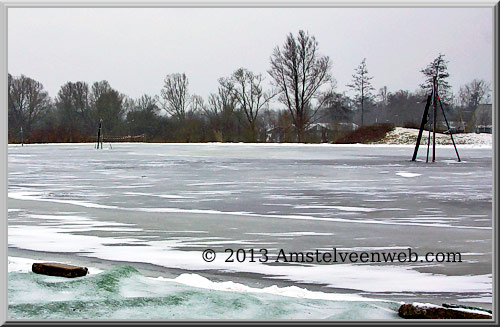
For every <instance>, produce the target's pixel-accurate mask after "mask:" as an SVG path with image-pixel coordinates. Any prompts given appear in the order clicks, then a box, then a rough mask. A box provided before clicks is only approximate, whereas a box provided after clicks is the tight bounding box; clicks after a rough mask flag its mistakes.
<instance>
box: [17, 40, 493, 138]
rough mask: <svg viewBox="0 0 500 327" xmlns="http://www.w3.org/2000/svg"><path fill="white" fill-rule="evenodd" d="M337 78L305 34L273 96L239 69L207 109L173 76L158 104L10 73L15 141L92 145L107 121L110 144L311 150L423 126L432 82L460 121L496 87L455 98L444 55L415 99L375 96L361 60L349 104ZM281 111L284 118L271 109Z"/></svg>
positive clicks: (281, 49) (279, 61) (399, 94)
mask: <svg viewBox="0 0 500 327" xmlns="http://www.w3.org/2000/svg"><path fill="white" fill-rule="evenodd" d="M331 70H332V61H331V59H330V58H329V57H328V56H324V55H321V54H320V52H319V44H318V41H317V40H316V39H315V37H314V36H312V35H309V34H308V33H307V32H305V31H299V33H298V34H297V35H296V36H294V35H293V34H291V33H290V34H289V35H288V36H287V38H286V41H285V43H284V44H283V45H282V46H277V47H276V48H275V49H274V51H273V52H272V55H271V57H270V69H269V70H268V71H267V73H268V75H269V77H270V81H271V85H272V87H270V89H269V90H266V81H265V77H264V76H263V75H262V74H256V73H254V72H251V71H249V70H248V69H245V68H239V69H237V70H235V71H234V72H233V73H232V74H231V75H230V76H227V77H221V78H220V79H219V80H218V87H217V90H216V91H215V92H214V93H212V94H210V95H209V96H208V98H207V101H205V99H203V97H201V96H199V95H196V94H193V95H191V94H190V92H189V79H188V77H187V76H186V75H185V74H184V73H174V74H169V75H167V76H166V77H165V79H164V85H163V88H162V89H161V91H160V94H159V95H155V96H150V95H143V96H141V97H140V98H138V99H131V98H129V97H127V96H126V95H124V94H122V93H120V92H118V91H117V90H115V89H113V88H112V87H111V86H110V85H109V83H108V82H107V81H100V82H96V83H94V84H92V85H88V84H87V83H85V82H81V81H79V82H68V83H66V84H64V85H63V86H62V87H61V89H60V90H59V92H58V94H57V96H56V97H55V98H54V99H51V98H50V97H49V96H48V94H47V92H46V91H44V89H43V86H42V84H41V83H40V82H38V81H35V80H33V79H31V78H29V77H26V76H24V75H21V76H20V77H13V76H11V75H10V74H9V83H8V85H9V108H8V110H9V140H10V141H12V142H16V141H17V140H18V139H19V131H20V129H21V128H23V130H24V133H25V135H26V136H27V137H28V138H29V139H31V140H32V141H34V142H36V141H39V142H59V141H65V142H80V141H91V140H92V138H93V134H94V133H95V130H96V126H97V124H98V121H99V120H100V119H102V120H103V121H104V126H105V134H106V135H114V136H120V135H136V134H142V133H145V134H146V135H147V136H148V139H150V140H156V141H178V142H205V141H246V142H259V141H268V140H269V135H270V134H272V133H271V132H270V131H279V133H281V135H282V136H281V137H280V138H279V140H283V139H285V140H289V141H296V142H306V141H310V138H309V139H308V131H309V130H310V128H311V126H312V125H314V123H318V122H319V123H322V124H323V126H324V125H325V124H330V125H332V126H333V125H334V124H337V123H356V125H364V124H365V123H366V122H368V124H373V123H378V122H389V123H395V124H398V125H401V124H404V123H406V122H408V121H412V120H413V121H418V120H419V119H420V116H421V107H422V104H421V102H422V101H423V100H424V99H425V97H426V96H425V93H426V92H428V90H429V89H430V88H431V85H430V84H429V83H432V79H433V78H434V76H436V77H437V78H438V80H439V87H440V94H441V97H442V99H443V100H444V102H445V103H447V104H448V110H452V109H453V108H458V109H457V110H455V111H457V112H461V111H460V110H459V109H460V108H462V109H465V108H468V109H470V108H475V107H477V106H478V105H479V104H480V103H484V102H487V101H489V98H488V97H489V94H490V86H489V84H488V83H486V82H485V81H483V80H479V79H477V80H473V81H472V82H471V83H469V84H466V85H464V86H462V87H461V88H460V91H459V93H458V96H453V94H452V93H451V90H450V89H451V87H450V86H449V84H448V82H447V78H448V77H449V73H448V71H447V61H446V60H445V58H444V55H443V54H439V56H438V57H437V58H436V59H435V60H434V61H433V62H431V63H430V64H429V65H428V66H427V67H426V68H424V69H422V70H421V72H422V73H423V74H424V76H425V81H424V83H423V84H422V85H420V90H417V91H416V92H409V91H404V90H399V91H396V92H389V91H388V89H387V87H382V88H381V89H380V90H379V92H378V94H374V93H373V91H375V89H374V87H373V86H372V84H371V80H372V79H373V76H370V75H369V73H368V69H367V64H366V58H364V59H363V60H362V61H361V63H360V65H359V66H358V67H357V68H356V69H355V71H354V74H353V78H352V82H351V83H349V84H347V85H346V86H347V87H348V88H349V89H350V90H352V91H354V97H353V98H351V97H349V96H347V95H346V93H345V92H344V93H340V92H338V91H337V90H336V82H335V79H334V78H333V76H332V73H331ZM278 103H279V104H280V105H279V107H281V108H284V109H276V107H275V108H274V109H273V106H277V104H278Z"/></svg>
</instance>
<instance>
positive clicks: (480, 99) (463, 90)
mask: <svg viewBox="0 0 500 327" xmlns="http://www.w3.org/2000/svg"><path fill="white" fill-rule="evenodd" d="M490 87H491V86H490V84H489V83H488V82H486V81H485V80H482V79H474V80H472V81H471V82H470V83H468V84H465V85H463V86H461V87H460V91H459V92H458V97H459V99H460V102H461V104H462V106H464V107H468V108H472V109H475V108H477V106H478V105H479V104H481V103H485V102H488V101H489V100H490V91H491V89H490Z"/></svg>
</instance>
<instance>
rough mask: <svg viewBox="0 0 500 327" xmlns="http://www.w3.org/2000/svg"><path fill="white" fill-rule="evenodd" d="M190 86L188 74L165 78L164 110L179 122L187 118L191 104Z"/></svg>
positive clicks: (163, 90)
mask: <svg viewBox="0 0 500 327" xmlns="http://www.w3.org/2000/svg"><path fill="white" fill-rule="evenodd" d="M188 84H189V81H188V78H187V77H186V74H184V73H183V74H170V75H167V77H165V80H164V86H163V89H162V90H161V97H162V99H163V101H164V102H163V103H162V106H163V109H164V110H165V111H166V112H167V113H168V114H169V115H171V116H174V117H176V118H177V119H179V120H184V119H185V118H186V110H187V107H188V103H189V93H188Z"/></svg>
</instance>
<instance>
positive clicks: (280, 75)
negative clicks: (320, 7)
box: [268, 30, 332, 142]
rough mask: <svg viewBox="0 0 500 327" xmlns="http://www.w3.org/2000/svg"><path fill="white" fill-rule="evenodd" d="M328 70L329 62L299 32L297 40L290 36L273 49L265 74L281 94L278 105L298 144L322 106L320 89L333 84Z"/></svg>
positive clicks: (314, 42) (313, 42) (312, 40)
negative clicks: (283, 108) (288, 119)
mask: <svg viewBox="0 0 500 327" xmlns="http://www.w3.org/2000/svg"><path fill="white" fill-rule="evenodd" d="M330 70H331V62H330V58H329V57H328V56H321V55H319V54H318V42H317V41H316V39H315V38H314V36H310V35H309V34H308V33H306V32H304V31H302V30H301V31H299V34H298V35H297V37H296V38H295V37H294V36H293V34H291V33H290V34H289V35H288V37H287V39H286V41H285V44H284V45H283V47H282V48H280V47H276V48H275V49H274V52H273V54H272V56H271V69H270V70H269V71H268V73H269V75H271V77H272V79H273V82H274V85H275V86H276V87H277V89H278V91H279V92H280V96H279V101H280V102H282V103H283V104H284V105H285V106H286V107H287V108H288V110H289V112H290V114H291V116H292V121H293V125H294V126H295V128H296V131H297V138H298V141H299V142H304V136H305V130H306V128H307V126H308V125H309V123H310V121H311V117H312V116H314V115H315V114H316V113H317V111H318V109H319V108H320V107H321V106H322V104H323V103H321V100H320V101H318V99H319V96H320V93H321V92H320V88H321V87H322V86H323V85H325V84H327V83H329V82H331V81H332V76H331V73H330ZM324 98H325V97H323V99H324ZM315 100H316V101H317V102H318V103H317V104H316V105H315V106H313V105H312V102H313V101H315ZM324 100H326V99H324Z"/></svg>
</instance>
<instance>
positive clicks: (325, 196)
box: [8, 143, 493, 319]
mask: <svg viewBox="0 0 500 327" xmlns="http://www.w3.org/2000/svg"><path fill="white" fill-rule="evenodd" d="M104 147H105V148H104V149H103V150H96V149H94V145H93V144H48V145H28V146H25V147H20V146H19V145H9V148H8V151H9V153H8V165H9V166H8V170H9V175H8V183H9V184H8V194H9V195H8V196H9V199H8V208H9V213H8V216H9V221H8V225H9V231H8V232H9V240H8V245H9V256H10V257H11V262H12V265H9V271H10V272H9V315H10V317H22V316H23V312H31V313H26V314H25V315H27V316H28V317H37V315H41V313H40V312H45V314H47V310H45V311H43V310H42V309H43V308H45V309H46V308H47V307H46V306H47V305H50V301H48V300H47V297H45V298H42V297H41V298H30V297H29V296H26V294H24V293H23V292H21V291H20V288H22V287H35V286H33V285H38V286H36V287H41V286H40V283H39V280H38V282H37V278H42V277H39V276H32V275H33V274H26V270H27V269H26V267H28V269H29V265H28V266H27V264H28V263H29V262H28V263H26V261H23V259H21V258H29V259H30V260H31V261H30V262H32V261H33V260H34V259H36V260H51V261H61V262H67V263H74V264H82V265H87V266H89V267H95V268H96V269H101V270H105V271H106V273H109V271H111V272H112V273H113V272H116V269H125V268H123V266H125V267H126V266H132V267H134V268H135V269H137V271H138V272H139V271H140V275H139V276H137V275H136V274H135V272H134V273H133V274H132V275H133V276H134V277H133V278H132V277H131V278H129V277H130V276H129V273H130V271H128V270H127V271H128V273H127V274H125V275H126V276H128V277H127V278H128V279H127V280H128V282H125V281H124V285H125V284H127V283H128V284H127V285H128V288H127V287H125V286H127V285H125V286H124V287H125V288H120V290H119V291H117V294H119V296H121V297H123V296H125V295H127V294H128V295H130V292H132V291H131V289H133V290H135V291H134V292H136V293H134V292H132V295H130V296H132V297H134V296H135V297H137V296H140V297H145V298H155V299H156V298H158V297H164V296H166V295H165V294H166V293H165V292H166V291H165V290H167V289H169V290H172V292H178V291H179V290H178V289H177V288H175V287H181V286H182V287H194V288H199V287H204V288H205V289H209V290H212V291H214V290H215V291H226V290H230V291H238V290H239V291H240V292H241V291H242V288H245V287H247V288H248V287H250V288H252V289H259V290H262V289H264V288H265V289H266V290H269V292H267V293H265V294H267V295H265V296H270V297H273V298H271V299H269V298H265V299H262V298H259V299H260V301H264V302H265V301H270V302H265V303H278V302H279V301H283V299H282V298H283V297H282V296H281V295H280V294H283V295H292V296H295V297H293V298H291V299H294V300H289V301H290V302H286V300H285V301H284V302H285V303H289V304H290V306H291V307H290V312H291V311H293V312H295V313H296V312H297V308H309V309H310V308H312V307H315V308H321V309H318V311H314V310H313V311H314V314H313V317H318V318H339V317H347V318H354V319H355V318H356V317H357V318H388V317H389V318H397V316H396V315H395V311H394V310H395V309H394V308H396V309H397V305H396V304H397V303H396V302H397V301H407V302H408V301H420V302H421V301H422V300H425V302H432V303H436V304H440V303H444V302H448V303H458V304H471V305H475V306H481V307H484V308H491V295H492V284H491V283H492V279H491V274H492V233H493V231H492V192H493V191H492V153H493V152H492V149H491V148H472V147H465V146H463V147H459V152H460V157H461V158H462V162H460V163H458V162H457V161H456V157H455V152H454V150H453V148H452V147H449V146H440V147H438V148H437V151H436V153H437V161H436V162H435V163H427V164H426V163H425V162H424V161H425V150H426V149H425V148H424V147H422V148H421V149H420V156H419V160H418V161H417V162H411V161H410V158H411V155H412V153H413V146H367V145H324V144H322V145H289V144H142V143H135V144H134V143H117V144H113V145H112V148H110V146H109V144H105V145H104ZM228 248H230V249H234V250H235V251H236V250H237V249H247V250H248V249H256V251H257V250H258V249H263V248H264V249H267V250H268V251H269V254H270V255H271V256H272V255H276V254H277V253H278V251H279V250H280V249H284V250H285V251H287V252H307V251H315V250H320V251H331V250H332V248H336V249H337V250H341V251H347V252H353V251H358V252H360V251H367V252H370V251H380V252H384V251H393V252H394V251H404V250H406V249H408V248H411V249H412V251H414V252H417V253H418V254H425V253H427V252H434V253H435V252H460V253H461V254H462V262H442V263H438V262H414V263H408V262H405V263H400V262H393V263H363V264H361V263H357V264H353V263H335V264H325V263H318V262H312V263H303V264H298V263H271V262H268V263H260V262H258V260H257V262H248V261H245V262H225V260H224V259H225V258H227V257H228V256H227V254H226V253H225V252H224V251H225V249H228ZM206 249H213V250H214V251H215V252H216V253H217V258H216V260H214V261H213V262H205V261H204V260H203V259H202V251H204V250H206ZM19 267H22V268H19ZM117 267H118V268H117ZM120 267H122V268H120ZM132 267H129V268H130V269H134V268H132ZM110 269H115V270H110ZM127 269H128V268H127ZM181 274H184V275H182V276H181V278H179V275H181ZM188 274H192V275H188ZM99 275H101V274H97V275H96V276H99ZM27 276H30V277H29V278H28V277H27ZM96 276H94V277H96ZM120 276H121V275H120ZM146 276H148V277H153V278H152V279H150V280H149V281H148V282H144V280H143V279H145V278H148V277H146ZM202 276H203V277H206V278H208V280H207V279H204V278H203V277H202ZM158 278H159V279H158ZM52 279H53V278H52ZM165 279H177V282H179V283H174V282H170V283H171V284H168V285H169V286H168V287H167V286H162V287H160V288H162V289H163V290H164V292H163V293H162V292H159V291H158V288H159V286H158V283H160V282H165ZM130 280H132V281H133V283H136V284H132V285H134V286H133V287H131V286H130V285H131V284H130V283H132V282H131V281H130ZM45 282H47V281H46V280H45ZM180 282H182V283H180ZM227 282H233V283H238V284H237V285H239V286H237V287H236V286H234V285H232V284H227ZM23 285H24V286H23ZM92 285H93V284H92ZM137 285H140V286H137ZM172 285H177V286H175V287H174V286H172ZM231 285H232V286H231ZM272 285H277V286H278V287H277V288H270V287H271V286H272ZM87 286H88V285H87ZM290 286H295V287H300V288H301V289H300V290H299V289H296V288H292V289H290V288H289V287H290ZM88 287H91V286H88ZM92 287H93V286H92ZM138 288H139V289H140V291H138V290H137V289H138ZM83 289H85V287H82V286H81V285H78V287H77V288H75V289H72V290H73V291H74V296H75V297H79V296H81V297H83V298H84V299H88V294H87V293H85V291H84V290H83ZM174 289H175V290H174ZM127 290H128V291H127ZM285 290H288V291H290V292H291V293H290V292H289V293H286V292H285ZM45 291H47V290H45ZM52 291H53V290H52ZM247 291H248V290H247ZM47 292H49V291H47ZM127 292H128V293H127ZM155 292H156V293H155ZM158 292H159V293H158ZM301 292H302V293H301ZM308 292H309V293H308ZM311 292H312V293H311ZM167 293H168V292H167ZM226 293H227V292H226ZM226 293H224V294H226ZM247 293H248V292H247ZM247 293H245V294H247ZM285 293H286V294H285ZM43 294H48V293H43ZM50 294H52V293H50ZM57 294H58V293H57V292H56V293H53V294H52V295H54V296H57ZM82 294H86V295H82ZM117 294H115V295H116V296H118V295H117ZM124 294H125V295H124ZM200 294H202V293H200ZM203 294H205V293H203ZM203 294H202V295H199V294H198V295H199V296H201V297H202V298H203ZM217 294H219V293H217ZM227 294H231V295H230V296H231V297H237V296H240V295H239V294H240V293H238V292H232V293H227ZM248 294H260V293H255V290H254V291H251V292H250V293H248ZM300 294H301V295H300ZM311 294H313V295H311ZM320 294H321V295H320ZM85 296H87V297H85ZM96 296H100V295H96ZM102 296H104V295H102ZM259 296H261V297H262V296H264V295H259ZM297 296H301V297H302V298H303V299H305V300H300V301H306V302H307V301H313V300H314V301H322V302H321V305H318V304H317V303H312V304H311V303H309V302H307V303H302V302H300V301H299V300H298V299H297ZM274 297H277V298H274ZM373 299H375V300H387V301H388V302H385V301H383V302H377V301H373ZM247 300H248V299H247V298H246V299H245V301H247ZM245 301H243V302H245ZM248 301H250V300H248ZM273 301H274V302H273ZM276 301H277V302H276ZM297 301H298V302H297ZM332 301H333V302H332ZM339 301H340V302H339ZM352 301H354V302H356V303H362V304H363V305H365V306H366V305H367V304H366V303H372V304H371V305H372V306H371V307H370V308H372V310H371V311H370V310H368V309H363V310H360V309H359V308H360V307H361V306H355V305H353V304H352V303H353V302H352ZM370 301H371V302H370ZM395 301H396V302H395ZM250 302H251V301H250ZM292 302H293V303H292ZM299 302H300V303H299ZM332 303H335V304H332ZM373 303H383V304H377V305H378V306H377V305H376V306H373ZM276 305H277V304H276ZM26 306H29V308H31V309H30V310H31V311H30V310H28V309H27V307H26ZM37 306H41V307H37ZM277 306H279V305H277ZM33 308H34V309H33ZM37 308H38V309H37ZM256 308H258V305H257V306H256ZM292 308H293V309H292ZM354 308H355V309H354ZM261 309H262V308H261ZM309 309H308V310H309ZM59 310H61V309H59ZM179 310H180V311H179V312H183V311H182V310H181V309H179ZM245 310H246V311H245ZM245 310H243V309H242V311H241V312H240V313H242V312H244V313H245V314H243V316H242V317H250V318H255V317H259V316H258V314H257V313H254V311H252V310H254V309H252V310H250V309H248V307H246V309H245ZM255 310H257V311H256V312H258V309H255ZM49 311H50V312H49V314H47V315H48V316H49V317H58V316H57V314H60V313H58V312H57V310H55V309H54V310H52V311H51V310H49ZM299 311H300V310H299ZM89 312H90V313H88V312H87V314H89V315H90V316H92V314H94V316H99V317H101V316H102V317H109V316H107V315H106V313H103V312H99V313H96V312H95V311H89ZM159 312H161V310H160V311H159ZM276 312H277V313H276V314H275V315H272V314H271V315H270V316H269V317H268V318H286V317H292V316H293V315H291V314H286V313H283V312H281V313H279V310H278V311H276ZM332 312H336V313H339V312H340V313H339V314H331V313H332ZM360 312H362V313H360ZM278 313H279V314H278ZM158 314H159V316H158V317H162V316H161V314H160V313H158ZM231 314H234V315H235V316H238V310H237V309H234V312H232V313H231ZM231 314H226V315H224V314H223V313H221V315H219V316H217V315H215V316H214V317H215V318H220V317H229V318H230V317H232V316H231ZM193 315H194V316H196V317H205V316H203V315H201V316H197V315H196V314H195V313H193ZM72 317H73V316H72ZM77 317H78V316H77ZM112 317H116V316H112ZM139 317H142V316H140V315H139ZM155 317H156V316H155ZM180 317H184V318H186V316H182V314H180ZM187 317H188V318H189V316H187ZM293 317H294V318H300V317H302V316H300V315H298V316H297V315H296V316H293ZM303 318H307V317H303Z"/></svg>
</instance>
